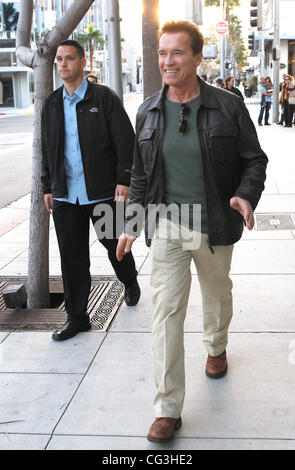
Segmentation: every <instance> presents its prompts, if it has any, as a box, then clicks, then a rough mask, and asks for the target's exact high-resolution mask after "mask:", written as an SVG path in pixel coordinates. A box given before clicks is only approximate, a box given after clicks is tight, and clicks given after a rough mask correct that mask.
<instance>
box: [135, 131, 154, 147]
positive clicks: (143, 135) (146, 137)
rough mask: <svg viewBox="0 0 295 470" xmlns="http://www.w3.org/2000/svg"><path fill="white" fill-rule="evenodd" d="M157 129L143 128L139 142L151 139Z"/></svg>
mask: <svg viewBox="0 0 295 470" xmlns="http://www.w3.org/2000/svg"><path fill="white" fill-rule="evenodd" d="M154 132H155V129H141V131H140V133H139V135H138V143H139V144H140V142H144V141H145V140H150V139H151V138H152V137H153V134H154Z"/></svg>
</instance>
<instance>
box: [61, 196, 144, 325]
mask: <svg viewBox="0 0 295 470" xmlns="http://www.w3.org/2000/svg"><path fill="white" fill-rule="evenodd" d="M104 204H107V205H108V206H109V207H110V209H112V214H113V219H112V220H111V221H110V222H112V225H113V234H112V235H113V236H112V237H111V238H109V239H108V238H101V239H99V241H100V242H101V243H102V245H103V246H104V247H105V248H106V249H107V252H108V257H109V260H110V262H111V264H112V266H113V268H114V271H115V273H116V275H117V277H118V279H119V280H120V281H121V282H122V283H123V284H125V285H126V284H128V283H129V282H131V281H132V280H133V279H135V278H136V276H137V271H136V268H135V262H134V258H133V255H132V253H128V254H127V255H125V256H124V258H123V260H122V261H120V262H119V261H118V260H117V258H116V248H117V243H118V240H117V238H116V203H115V202H114V201H110V202H109V201H108V202H107V203H104ZM95 207H96V209H97V208H98V207H99V204H88V205H81V206H80V205H79V204H78V203H77V204H69V203H67V202H61V201H56V200H54V202H53V210H52V212H53V219H54V224H55V230H56V235H57V240H58V245H59V251H60V257H61V269H62V277H63V284H64V297H65V307H66V312H67V314H68V319H74V320H80V319H82V316H85V315H86V314H87V303H88V296H89V292H90V287H91V276H90V270H89V268H90V257H89V225H90V219H91V220H92V223H93V224H95V223H96V222H97V221H99V220H103V217H104V214H102V215H100V216H94V215H93V210H94V208H95ZM122 231H123V230H122ZM84 318H85V317H84Z"/></svg>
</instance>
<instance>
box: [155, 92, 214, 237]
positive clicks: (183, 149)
mask: <svg viewBox="0 0 295 470" xmlns="http://www.w3.org/2000/svg"><path fill="white" fill-rule="evenodd" d="M186 104H187V105H188V106H189V112H187V113H185V115H184V119H185V120H186V121H187V122H188V123H189V128H188V130H187V131H186V132H185V133H184V134H183V135H181V134H180V132H179V130H178V121H179V119H180V105H181V103H177V102H175V101H170V100H168V99H166V100H165V119H166V128H165V135H164V142H163V170H164V171H163V173H164V194H163V203H164V204H165V205H170V204H177V205H178V206H179V205H180V204H189V207H190V213H189V214H190V216H189V228H190V229H192V228H193V213H192V207H193V204H200V206H201V231H202V233H208V224H207V211H206V200H205V189H204V178H203V164H202V155H201V149H200V141H199V133H198V129H197V120H196V114H197V111H198V109H199V106H200V104H201V102H200V97H199V96H198V97H196V98H194V99H193V100H191V101H188V102H187V103H186ZM181 223H183V224H184V225H187V224H186V223H185V222H183V221H181Z"/></svg>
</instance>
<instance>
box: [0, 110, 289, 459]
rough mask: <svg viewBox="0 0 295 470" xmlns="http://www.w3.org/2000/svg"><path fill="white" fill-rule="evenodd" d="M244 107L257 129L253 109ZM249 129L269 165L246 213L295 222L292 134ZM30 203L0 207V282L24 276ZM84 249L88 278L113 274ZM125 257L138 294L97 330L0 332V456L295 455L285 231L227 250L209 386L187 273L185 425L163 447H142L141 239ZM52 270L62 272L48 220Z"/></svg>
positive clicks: (146, 297) (247, 238)
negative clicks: (217, 369) (223, 354)
mask: <svg viewBox="0 0 295 470" xmlns="http://www.w3.org/2000/svg"><path fill="white" fill-rule="evenodd" d="M132 106H135V105H134V104H132ZM249 111H250V113H251V115H252V116H253V120H254V122H255V124H256V122H257V116H258V113H259V106H257V105H254V104H253V105H252V104H251V106H249ZM133 118H134V116H133ZM257 131H258V134H259V138H260V141H261V145H262V147H263V149H264V150H265V152H266V153H267V155H268V157H269V160H270V162H269V166H268V172H267V174H268V177H267V182H266V189H265V191H264V193H263V196H262V199H261V201H260V203H259V205H258V207H257V209H256V214H257V215H259V214H277V213H284V214H292V217H293V221H295V187H294V174H295V159H294V155H293V154H294V152H292V151H291V149H293V147H294V137H295V128H294V127H293V129H285V128H283V127H282V126H277V125H275V124H273V125H272V126H271V127H259V128H257ZM29 204H30V195H27V196H25V197H23V198H22V199H20V200H18V201H16V202H14V203H12V204H10V205H9V206H7V207H5V208H3V209H1V210H0V276H6V275H26V274H27V257H28V225H29V220H28V217H29ZM1 230H2V231H1ZM90 244H91V261H92V264H91V272H92V274H96V275H108V274H113V272H112V270H111V268H110V264H109V261H108V259H107V256H106V254H105V252H104V251H103V248H101V247H100V244H99V243H98V242H97V240H96V239H95V233H94V230H91V242H90ZM133 252H134V255H135V260H136V264H137V267H138V269H139V283H140V285H141V288H142V297H141V299H140V302H139V303H138V305H137V306H136V307H133V308H132V307H127V306H126V305H125V304H123V305H122V307H121V309H120V311H119V312H118V314H117V316H116V318H115V320H114V322H113V323H112V326H111V328H110V330H109V331H108V332H107V333H99V332H97V331H90V332H87V333H80V334H79V335H77V336H76V337H75V338H72V339H71V340H69V341H66V342H63V343H56V342H54V341H52V340H51V333H47V332H42V333H40V332H11V333H7V332H0V343H1V344H0V390H1V392H0V393H1V398H0V416H1V418H0V422H1V423H4V422H10V423H8V424H0V449H5V450H14V449H32V450H37V449H49V450H52V449H59V450H62V449H73V450H82V449H90V450H99V449H103V450H114V449H120V450H135V449H147V450H155V449H161V450H162V451H163V452H165V450H168V449H173V450H174V449H175V450H177V449H181V450H192V449H249V450H254V449H259V450H262V449H280V450H286V449H293V450H294V449H295V435H294V415H293V411H292V410H294V409H295V394H294V377H295V307H294V305H295V304H294V279H295V277H294V276H295V261H294V260H295V229H293V230H291V229H288V230H265V231H262V230H254V231H253V232H248V231H247V232H246V231H245V232H244V236H243V238H242V240H241V241H240V242H239V243H237V244H236V246H235V250H234V256H233V262H232V269H231V276H232V280H233V283H234V290H233V295H234V316H233V320H232V323H231V327H230V334H229V345H228V349H227V351H228V359H229V371H228V374H227V375H226V376H225V377H224V378H223V379H220V380H216V381H214V380H211V379H209V378H207V377H206V376H205V374H204V368H205V362H206V357H207V354H206V351H205V348H204V346H203V344H202V313H201V298H200V291H199V286H198V282H197V276H196V270H195V268H193V269H192V272H193V280H192V288H191V294H190V299H189V307H188V314H187V318H186V322H185V347H186V382H187V395H186V399H185V406H184V410H183V415H182V417H183V427H182V428H181V429H180V431H178V432H177V437H176V439H175V440H174V441H173V442H172V443H170V444H166V445H164V446H160V445H156V444H151V443H149V442H148V441H147V440H146V434H147V431H148V429H149V426H150V424H151V423H152V421H153V419H154V414H153V396H154V393H155V390H154V384H153V371H152V356H151V317H152V313H153V306H152V301H151V296H152V291H151V288H150V286H149V274H150V259H149V256H148V249H147V248H146V246H145V244H144V240H143V237H141V238H140V239H139V240H137V241H136V242H135V244H134V250H133ZM50 274H51V275H54V274H60V267H59V255H58V249H57V243H56V237H55V233H54V228H53V226H52V225H51V229H50ZM11 421H15V422H11Z"/></svg>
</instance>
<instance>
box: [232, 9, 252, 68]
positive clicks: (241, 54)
mask: <svg viewBox="0 0 295 470" xmlns="http://www.w3.org/2000/svg"><path fill="white" fill-rule="evenodd" d="M229 38H230V42H231V44H232V47H233V49H234V54H235V58H236V62H237V64H238V66H239V67H240V68H242V67H244V66H245V65H246V64H247V57H248V55H247V51H246V48H245V44H244V41H243V37H242V23H241V21H240V20H239V18H238V17H237V16H235V15H230V17H229Z"/></svg>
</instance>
